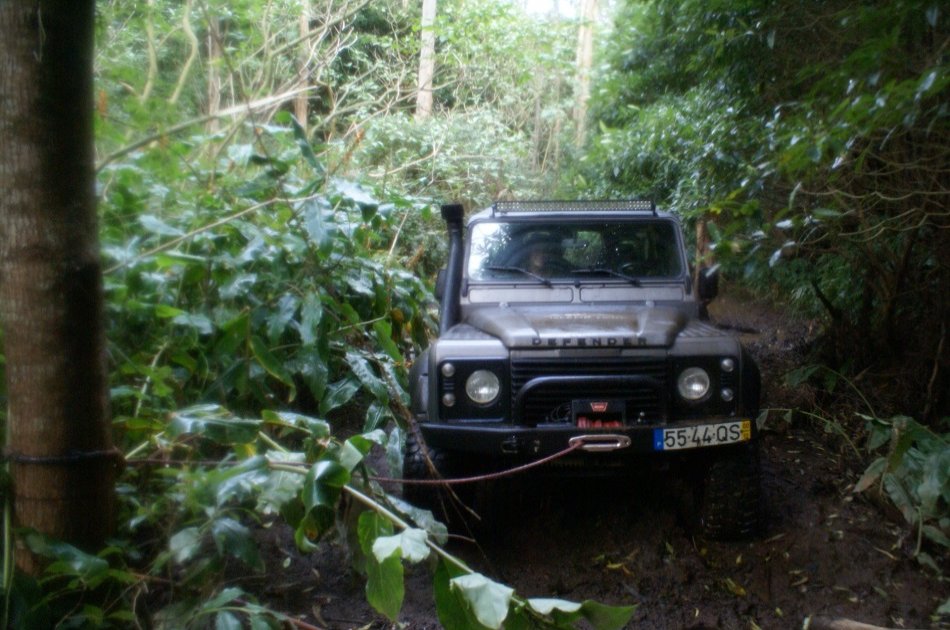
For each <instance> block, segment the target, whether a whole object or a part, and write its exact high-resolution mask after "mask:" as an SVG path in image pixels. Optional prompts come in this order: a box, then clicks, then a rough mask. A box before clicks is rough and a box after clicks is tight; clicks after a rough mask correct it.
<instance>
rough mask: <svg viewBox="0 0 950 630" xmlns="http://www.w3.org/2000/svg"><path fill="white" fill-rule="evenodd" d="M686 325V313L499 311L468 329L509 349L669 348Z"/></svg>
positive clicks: (480, 314) (472, 318) (480, 313)
mask: <svg viewBox="0 0 950 630" xmlns="http://www.w3.org/2000/svg"><path fill="white" fill-rule="evenodd" d="M686 321H687V317H686V315H685V314H684V313H682V312H681V311H680V310H678V309H675V308H671V307H662V306H654V307H650V306H642V307H632V308H631V307H627V308H624V309H617V310H609V311H603V310H597V311H586V310H576V311H565V310H562V309H558V310H550V309H543V310H542V309H530V308H524V309H521V308H514V307H498V308H486V309H479V310H477V311H474V312H472V313H470V314H469V315H468V317H466V323H467V324H469V325H470V326H473V327H475V328H478V329H479V330H481V331H483V332H485V333H488V334H489V335H491V336H493V337H497V338H498V339H500V340H501V342H502V343H504V344H505V346H506V347H508V348H539V347H544V348H551V347H557V348H597V347H603V348H620V347H634V346H636V347H644V346H647V347H651V346H652V347H664V348H668V347H670V346H672V345H673V341H674V340H675V339H676V335H678V334H679V332H680V331H681V330H682V329H683V327H684V326H685V325H686Z"/></svg>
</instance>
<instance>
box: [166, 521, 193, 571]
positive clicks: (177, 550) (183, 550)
mask: <svg viewBox="0 0 950 630" xmlns="http://www.w3.org/2000/svg"><path fill="white" fill-rule="evenodd" d="M168 550H169V551H170V552H171V553H172V557H173V558H174V559H175V562H177V563H179V564H183V563H185V562H188V561H189V560H191V559H192V558H194V557H195V555H196V554H197V553H198V552H199V551H201V530H200V529H198V528H197V527H186V528H185V529H183V530H181V531H180V532H178V533H176V534H175V535H174V536H172V537H171V538H170V539H169V541H168Z"/></svg>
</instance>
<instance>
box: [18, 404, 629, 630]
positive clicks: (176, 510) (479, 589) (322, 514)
mask: <svg viewBox="0 0 950 630" xmlns="http://www.w3.org/2000/svg"><path fill="white" fill-rule="evenodd" d="M394 439H395V436H394ZM281 442H284V443H290V442H293V443H295V444H298V445H300V447H301V448H300V450H290V449H288V448H285V447H284V446H283V445H282V444H281ZM388 442H389V438H387V436H386V434H385V433H384V432H383V431H380V430H373V431H369V432H365V433H361V434H357V435H354V436H352V437H350V438H349V439H347V440H340V439H338V438H337V437H335V436H334V435H332V434H331V431H330V426H329V424H328V423H327V422H326V421H324V420H321V419H318V418H313V417H309V416H303V415H300V414H294V413H287V412H273V411H265V412H264V414H263V416H262V418H260V419H252V418H241V417H237V416H234V415H232V414H231V413H230V412H228V411H227V410H225V409H223V408H221V407H217V406H207V405H206V406H201V407H194V408H189V409H184V410H181V411H180V412H178V413H176V414H174V415H173V416H172V418H171V420H170V421H169V422H168V423H167V424H166V426H165V428H164V431H163V432H161V433H160V434H156V435H155V436H154V439H153V440H152V441H151V443H150V445H149V448H148V449H147V450H140V451H139V457H135V458H130V459H129V464H130V467H129V471H128V472H127V473H126V475H125V476H124V478H123V480H122V482H121V486H120V490H121V496H122V497H123V498H124V499H125V507H126V509H127V515H126V516H127V519H128V520H127V521H126V528H124V529H123V531H122V532H121V534H122V535H123V537H124V538H123V540H121V541H118V542H117V544H116V546H114V547H111V548H109V549H107V550H105V551H103V552H102V553H100V554H99V555H98V556H92V555H89V554H86V553H83V552H81V551H79V550H77V549H75V548H73V547H70V546H68V545H64V544H62V543H55V542H51V541H46V540H44V539H42V538H40V537H38V536H33V537H28V538H27V540H28V542H30V544H31V545H32V546H33V547H34V548H35V549H36V550H37V551H39V552H40V553H42V554H43V555H45V556H47V557H50V558H52V559H54V561H53V562H52V563H51V564H50V565H49V566H48V568H47V571H46V575H45V577H43V578H41V580H40V582H39V583H37V584H31V583H23V584H19V585H17V586H16V591H15V599H14V602H13V604H14V605H13V617H12V618H13V620H14V621H24V622H25V623H34V622H35V623H40V624H41V625H52V624H49V623H44V620H45V621H49V620H52V619H57V618H59V619H60V622H61V624H62V625H60V626H59V627H123V626H124V625H125V624H128V623H134V622H135V621H136V619H137V618H138V617H137V616H138V615H141V614H142V613H144V612H145V611H147V610H149V608H152V607H154V608H155V611H154V615H153V616H152V622H153V623H154V624H155V627H157V628H202V627H207V625H208V624H209V623H213V624H214V625H215V627H219V628H232V627H233V628H239V627H247V626H248V625H249V626H250V627H252V628H278V627H282V626H281V624H282V622H285V621H290V620H291V618H290V617H288V616H287V615H285V614H283V613H280V612H278V611H275V610H273V609H272V608H270V607H268V606H267V604H266V603H262V602H260V601H258V600H257V599H256V598H255V596H254V595H252V594H251V593H249V592H247V591H246V590H245V589H244V588H242V587H240V586H236V585H235V582H232V581H231V580H229V576H230V575H232V574H233V573H234V571H236V570H237V571H241V572H242V573H245V574H247V573H248V572H250V573H249V575H251V576H258V577H261V578H262V577H263V576H266V575H268V574H269V573H272V572H273V571H275V570H276V567H275V566H272V565H273V564H274V563H275V562H277V561H278V560H277V559H276V558H274V557H270V558H265V557H263V556H262V555H261V554H260V552H259V544H260V542H259V540H258V537H257V533H256V530H259V528H260V526H264V527H265V528H274V529H276V528H277V527H278V524H279V523H280V522H283V523H286V524H287V525H289V526H290V528H291V529H292V531H293V532H294V534H293V538H294V540H295V541H296V545H297V547H298V550H299V551H300V552H301V553H303V554H307V553H311V552H313V551H315V550H317V549H318V547H319V545H321V544H327V543H325V542H321V541H325V540H326V539H327V538H328V536H329V534H330V532H331V531H333V530H334V529H335V528H336V527H338V519H339V517H340V516H341V515H342V514H345V515H346V518H347V519H348V520H353V521H355V522H357V523H358V525H357V527H356V536H355V537H354V539H353V541H352V542H353V545H354V549H353V558H354V563H355V567H354V568H355V569H357V570H359V571H360V572H362V573H363V574H364V575H365V576H366V580H367V587H366V588H367V599H368V601H369V602H370V604H372V605H373V607H374V608H375V609H376V610H378V611H379V612H380V613H381V614H383V615H385V616H386V617H388V618H389V619H391V620H393V621H397V620H398V618H399V613H400V609H401V606H402V593H403V589H404V586H403V563H404V562H408V563H420V562H423V561H425V560H426V559H428V558H430V557H437V559H438V560H437V568H436V570H435V573H434V580H435V592H436V605H437V609H438V614H439V618H440V620H442V622H443V624H444V625H445V626H446V627H448V628H501V627H502V625H503V624H504V626H505V627H507V628H512V627H525V628H527V627H534V628H536V627H551V628H573V627H576V623H577V622H580V621H582V620H583V621H585V622H586V623H588V624H590V625H589V626H588V627H593V628H603V629H609V628H620V627H622V626H623V625H624V624H625V623H626V622H627V621H628V620H629V619H630V617H631V615H632V613H633V608H631V607H622V608H617V607H610V606H604V605H602V604H598V603H596V602H590V601H585V602H582V603H575V602H570V601H565V600H556V599H524V598H522V597H520V596H518V595H516V594H515V593H514V591H513V590H512V589H511V588H509V587H507V586H504V585H502V584H499V583H497V582H495V581H493V580H491V579H490V578H488V577H486V576H484V575H482V574H480V573H477V572H475V571H473V570H472V569H471V568H469V567H468V566H467V565H466V564H465V563H464V562H462V561H461V560H459V559H458V558H456V557H455V556H453V555H451V554H449V553H448V552H447V551H445V549H444V548H443V547H442V546H441V545H442V544H444V543H445V541H446V530H445V528H444V526H443V525H441V523H439V522H438V521H436V520H435V519H433V517H432V514H431V513H429V512H427V511H424V510H419V509H417V508H414V507H412V506H410V505H408V504H405V503H403V502H402V501H400V500H398V499H396V498H394V497H390V496H388V495H387V494H386V493H385V492H383V490H382V489H381V487H380V486H379V484H377V483H376V482H374V481H373V477H372V471H371V470H370V468H369V466H368V464H367V462H366V459H365V458H366V455H367V453H369V451H370V449H371V448H372V447H373V446H385V445H386V444H387V443H388ZM396 442H398V439H396ZM208 452H218V453H220V454H222V459H221V461H220V462H207V461H204V460H203V457H204V455H205V454H206V453H208ZM143 493H144V494H145V495H147V496H150V497H154V498H156V499H157V500H155V501H149V502H144V501H142V500H141V499H140V497H141V496H142V495H143ZM344 497H346V498H347V499H348V501H344ZM343 504H345V505H346V507H345V510H344V508H343ZM156 532H161V533H160V535H159V536H158V537H157V538H156V537H155V533H156ZM148 539H152V540H157V541H160V542H159V543H158V544H159V545H160V548H159V549H158V553H157V554H154V553H147V554H146V555H144V556H138V555H137V554H136V552H135V550H136V549H137V548H138V545H137V544H136V541H137V540H138V541H141V540H148ZM162 547H163V548H162ZM136 556H137V557H136ZM293 558H294V556H292V555H290V554H288V559H287V560H286V561H285V563H284V565H283V566H282V570H284V571H288V570H291V569H292V567H291V566H290V565H291V564H292V563H293ZM136 560H138V561H139V562H142V563H143V564H144V566H142V569H141V570H142V571H144V572H145V576H144V577H143V576H139V575H137V573H136V570H134V569H132V568H130V565H131V564H132V563H133V562H135V561H136ZM50 584H58V585H59V586H58V588H56V589H50V588H49V585H50ZM103 587H105V588H108V589H109V590H110V592H111V594H112V596H111V597H109V598H107V599H106V600H105V601H106V604H105V605H101V604H99V605H91V604H83V602H84V600H86V599H93V598H92V597H91V596H92V595H94V591H95V590H96V589H99V588H103ZM40 588H42V590H40ZM150 591H151V592H152V594H151V595H149V592H150ZM140 600H142V601H140ZM94 601H103V600H102V599H99V600H94ZM139 607H141V608H139ZM70 608H71V609H70ZM60 615H62V617H60Z"/></svg>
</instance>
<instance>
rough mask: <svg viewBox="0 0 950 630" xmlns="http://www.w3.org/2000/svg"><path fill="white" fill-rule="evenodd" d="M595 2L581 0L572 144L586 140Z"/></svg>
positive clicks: (595, 18)
mask: <svg viewBox="0 0 950 630" xmlns="http://www.w3.org/2000/svg"><path fill="white" fill-rule="evenodd" d="M596 22H597V0H583V4H582V6H581V25H580V28H579V29H578V31H577V96H576V98H575V101H574V129H575V135H574V144H575V145H577V146H578V147H580V146H583V144H584V142H585V141H586V139H587V101H588V100H590V71H591V68H592V67H593V65H594V25H595V24H596Z"/></svg>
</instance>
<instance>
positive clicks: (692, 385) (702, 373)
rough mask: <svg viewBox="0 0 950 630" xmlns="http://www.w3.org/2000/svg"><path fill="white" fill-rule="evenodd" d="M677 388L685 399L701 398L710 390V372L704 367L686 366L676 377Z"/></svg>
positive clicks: (694, 399)
mask: <svg viewBox="0 0 950 630" xmlns="http://www.w3.org/2000/svg"><path fill="white" fill-rule="evenodd" d="M676 390H677V391H678V392H679V394H680V396H681V397H682V398H683V399H685V400H689V401H696V400H700V399H701V398H703V397H704V396H706V394H707V393H708V392H709V374H707V373H706V370H704V369H702V368H698V367H691V368H686V369H685V370H683V371H682V372H680V375H679V378H678V379H676Z"/></svg>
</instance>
